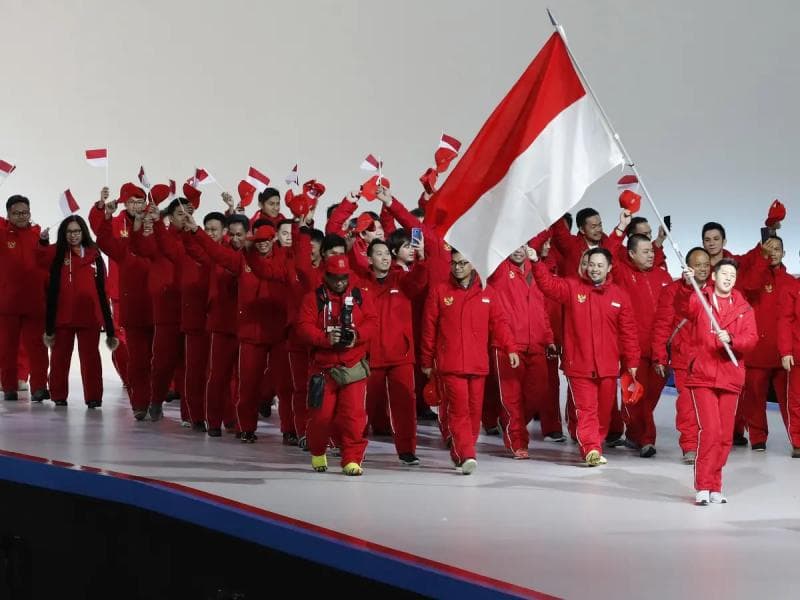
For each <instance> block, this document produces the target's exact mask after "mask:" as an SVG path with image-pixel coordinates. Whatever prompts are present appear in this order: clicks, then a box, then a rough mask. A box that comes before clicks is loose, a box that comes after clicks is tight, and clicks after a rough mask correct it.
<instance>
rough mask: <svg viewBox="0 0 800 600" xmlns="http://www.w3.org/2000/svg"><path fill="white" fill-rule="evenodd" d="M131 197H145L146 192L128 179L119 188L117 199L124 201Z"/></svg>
mask: <svg viewBox="0 0 800 600" xmlns="http://www.w3.org/2000/svg"><path fill="white" fill-rule="evenodd" d="M131 198H147V194H145V193H144V190H143V189H142V188H140V187H139V186H138V185H136V184H135V183H131V182H130V181H129V182H128V183H125V184H123V186H122V187H121V188H120V189H119V201H120V202H122V203H125V202H127V201H128V200H130V199H131Z"/></svg>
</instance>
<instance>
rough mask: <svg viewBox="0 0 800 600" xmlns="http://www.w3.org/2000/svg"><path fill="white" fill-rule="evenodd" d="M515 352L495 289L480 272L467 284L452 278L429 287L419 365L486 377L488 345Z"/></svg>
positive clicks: (442, 370) (452, 372) (509, 329)
mask: <svg viewBox="0 0 800 600" xmlns="http://www.w3.org/2000/svg"><path fill="white" fill-rule="evenodd" d="M490 345H491V346H495V347H497V348H502V349H503V351H504V352H509V353H510V352H515V347H516V344H515V343H514V334H513V333H512V331H511V326H510V325H509V324H508V321H506V317H505V315H504V314H503V309H502V307H501V306H500V303H499V302H498V300H497V293H496V292H495V291H494V290H493V289H492V288H485V289H484V288H483V287H482V285H481V280H480V277H479V276H478V274H477V273H475V274H474V275H473V278H472V281H471V282H470V284H469V286H467V287H466V288H465V287H463V286H462V285H461V284H460V283H458V282H457V281H456V280H455V278H453V277H452V276H451V277H450V279H449V280H448V281H446V282H445V283H440V284H438V285H434V286H433V287H431V290H430V293H429V294H428V300H427V302H426V304H425V313H424V316H423V322H422V343H421V345H420V352H421V354H422V355H421V357H420V366H421V367H422V368H430V367H433V366H434V364H435V367H436V372H437V373H439V374H440V375H462V376H463V375H488V374H489V347H490Z"/></svg>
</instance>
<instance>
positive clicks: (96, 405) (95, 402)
mask: <svg viewBox="0 0 800 600" xmlns="http://www.w3.org/2000/svg"><path fill="white" fill-rule="evenodd" d="M101 406H103V403H102V402H100V401H99V400H89V402H87V403H86V408H91V409H95V408H100V407H101Z"/></svg>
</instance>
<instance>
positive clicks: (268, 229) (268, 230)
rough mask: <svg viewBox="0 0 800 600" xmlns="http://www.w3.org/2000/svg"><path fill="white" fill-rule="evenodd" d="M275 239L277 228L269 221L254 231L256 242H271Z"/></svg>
mask: <svg viewBox="0 0 800 600" xmlns="http://www.w3.org/2000/svg"><path fill="white" fill-rule="evenodd" d="M274 239H275V228H274V227H273V226H272V225H270V224H269V223H264V224H263V225H259V227H258V229H256V230H255V231H254V232H253V241H254V242H269V241H270V240H274Z"/></svg>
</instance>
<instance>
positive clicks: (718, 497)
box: [711, 492, 728, 504]
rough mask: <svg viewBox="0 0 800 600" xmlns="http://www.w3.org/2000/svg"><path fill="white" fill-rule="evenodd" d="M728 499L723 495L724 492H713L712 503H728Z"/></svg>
mask: <svg viewBox="0 0 800 600" xmlns="http://www.w3.org/2000/svg"><path fill="white" fill-rule="evenodd" d="M727 503H728V499H727V498H726V497H725V496H723V495H722V492H711V504H727Z"/></svg>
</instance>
